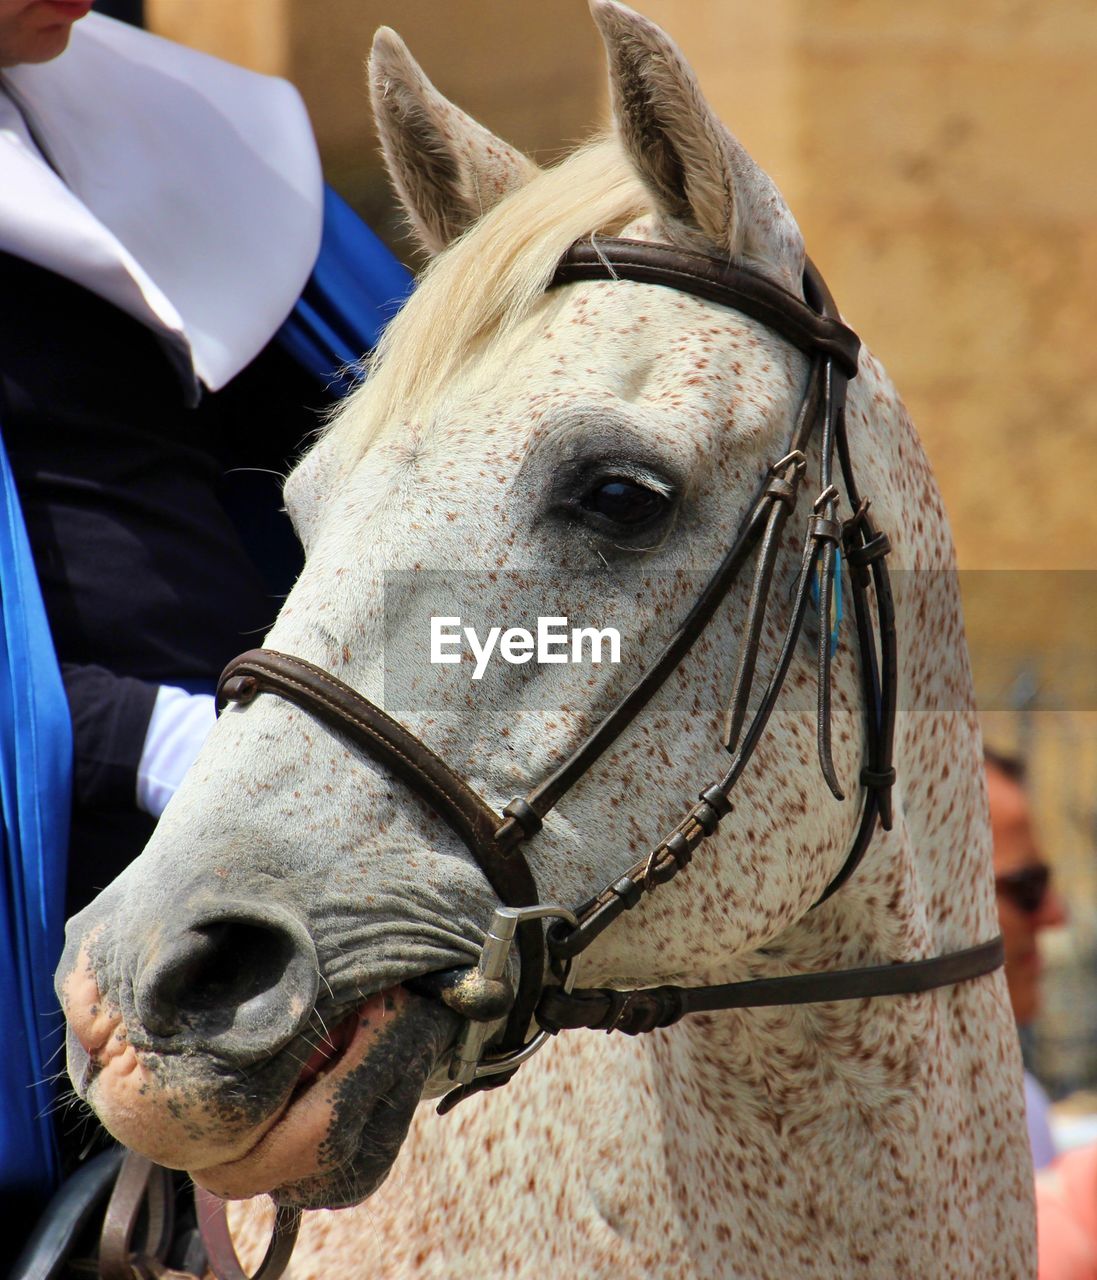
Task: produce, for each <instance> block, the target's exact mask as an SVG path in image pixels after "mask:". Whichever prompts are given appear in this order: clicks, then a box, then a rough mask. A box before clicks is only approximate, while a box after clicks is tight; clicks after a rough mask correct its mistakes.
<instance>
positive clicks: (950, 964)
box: [537, 937, 1005, 1036]
mask: <svg viewBox="0 0 1097 1280" xmlns="http://www.w3.org/2000/svg"><path fill="white" fill-rule="evenodd" d="M1004 961H1005V945H1004V943H1003V941H1002V939H1001V937H997V938H992V939H991V940H990V941H989V942H983V943H980V944H979V945H978V946H975V947H968V948H967V949H966V950H964V951H951V952H948V953H947V954H945V955H940V956H933V957H931V958H929V959H925V960H905V961H898V962H896V963H895V964H880V965H870V966H868V967H867V968H863V969H838V970H831V971H824V972H820V973H796V974H789V975H787V976H785V977H782V978H756V979H753V980H751V981H749V982H728V983H723V984H721V985H718V986H711V987H669V986H668V987H645V988H641V989H639V990H635V991H616V990H614V989H612V988H609V987H591V988H587V989H585V990H579V991H572V992H565V991H563V990H561V989H560V988H559V987H546V989H545V993H544V995H543V996H542V997H541V1002H540V1004H539V1005H538V1007H537V1021H538V1023H539V1024H540V1025H541V1026H542V1027H544V1028H545V1029H546V1030H548V1031H554V1032H555V1031H564V1030H574V1029H576V1028H579V1027H586V1028H589V1029H591V1030H593V1031H623V1032H624V1033H625V1035H630V1036H635V1035H641V1034H643V1033H644V1032H646V1031H654V1030H655V1029H656V1028H657V1027H669V1026H672V1025H673V1024H674V1023H675V1022H677V1021H678V1020H679V1018H683V1017H685V1016H686V1014H689V1013H711V1012H713V1011H715V1010H718V1009H761V1008H766V1007H772V1006H775V1005H791V1004H816V1003H820V1002H823V1001H830V1000H862V999H866V998H872V997H875V996H900V995H913V994H915V993H917V992H921V991H933V990H934V989H935V988H937V987H947V986H953V985H954V984H955V983H958V982H966V981H968V980H969V979H971V978H980V977H982V976H983V975H984V974H988V973H993V972H994V970H995V969H998V968H1000V967H1001V966H1002V964H1003V963H1004Z"/></svg>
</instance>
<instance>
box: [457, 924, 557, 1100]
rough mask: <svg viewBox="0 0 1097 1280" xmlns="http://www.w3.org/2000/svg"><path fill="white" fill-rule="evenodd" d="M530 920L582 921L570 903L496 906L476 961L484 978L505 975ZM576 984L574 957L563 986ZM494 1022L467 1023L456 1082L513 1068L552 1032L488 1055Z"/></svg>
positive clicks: (460, 1039)
mask: <svg viewBox="0 0 1097 1280" xmlns="http://www.w3.org/2000/svg"><path fill="white" fill-rule="evenodd" d="M527 920H563V921H565V923H567V924H569V925H571V927H572V928H573V929H575V928H577V927H578V925H579V919H578V917H577V916H576V914H575V912H574V911H571V910H570V909H569V908H568V907H549V906H536V907H496V908H495V915H494V916H492V918H491V924H490V925H488V931H487V935H486V937H485V938H484V946H483V949H482V950H481V952H480V959H479V960H478V961H477V963H476V968H477V969H478V971H479V973H480V975H481V977H482V978H483V979H485V980H486V981H488V982H498V981H500V980H501V979H502V977H503V972H504V970H505V969H506V967H507V959H508V957H509V956H510V949H511V947H512V946H513V945H514V938H515V935H516V934H517V932H518V926H519V925H520V924H524V923H525V922H526V921H527ZM574 985H575V973H574V970H573V966H572V962H571V960H568V961H567V963H566V965H565V968H564V974H563V979H562V981H561V983H560V986H561V988H562V989H563V990H564V991H565V992H570V991H571V989H572V987H573V986H574ZM493 1025H494V1024H492V1023H490V1022H472V1021H468V1022H466V1023H465V1025H464V1028H463V1029H462V1031H461V1034H460V1036H459V1037H458V1040H457V1045H456V1047H455V1048H454V1051H453V1060H452V1061H451V1062H450V1068H449V1075H450V1079H451V1080H453V1081H454V1083H456V1084H471V1083H472V1081H473V1080H479V1079H481V1078H482V1077H483V1076H494V1075H498V1074H499V1073H500V1072H503V1071H513V1070H514V1069H515V1068H516V1067H520V1066H521V1065H522V1063H523V1062H526V1061H527V1060H528V1059H529V1058H532V1057H533V1055H534V1054H535V1053H536V1052H537V1050H538V1049H540V1048H541V1047H542V1046H543V1045H544V1044H545V1043H546V1042H547V1041H548V1040H549V1038H550V1037H551V1034H552V1033H551V1032H549V1031H545V1030H542V1029H539V1030H538V1031H537V1032H536V1034H535V1035H534V1036H533V1037H532V1039H530V1040H527V1041H526V1043H525V1044H524V1045H523V1046H522V1047H521V1048H520V1049H513V1050H512V1051H511V1052H510V1053H501V1054H496V1055H491V1056H485V1054H484V1046H485V1045H486V1044H487V1041H488V1036H489V1035H490V1033H491V1031H492V1028H493Z"/></svg>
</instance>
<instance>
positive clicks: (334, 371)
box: [278, 187, 413, 395]
mask: <svg viewBox="0 0 1097 1280" xmlns="http://www.w3.org/2000/svg"><path fill="white" fill-rule="evenodd" d="M412 283H413V282H412V277H411V275H410V274H409V272H408V270H407V268H406V267H404V266H402V265H401V264H400V263H399V262H398V261H397V259H396V258H394V257H393V255H392V254H391V253H390V252H389V250H388V249H387V248H386V247H385V245H384V244H383V243H382V242H381V241H380V240H379V239H378V238H377V237H376V236H375V235H374V234H373V232H372V231H371V230H370V229H369V227H367V226H366V224H365V223H364V222H363V221H362V220H361V218H359V217H358V215H357V214H356V213H355V212H354V210H353V209H351V207H350V206H349V205H348V204H347V203H346V201H345V200H343V199H342V198H341V197H340V196H338V195H336V194H335V192H334V191H332V190H331V188H330V187H329V188H328V189H327V190H326V191H325V193H324V238H323V243H322V244H321V248H320V256H319V258H318V259H317V262H316V266H315V267H314V268H313V271H312V277H311V279H310V280H309V282H308V284H307V285H306V286H305V291H304V293H303V294H302V295H301V300H300V302H298V304H297V306H296V308H295V309H294V311H293V314H292V315H291V316H290V317H289V319H288V320H287V321H286V323H285V324H284V325H283V326H282V328H281V330H280V331H279V333H278V341H279V342H280V343H281V344H282V346H283V348H284V349H285V350H286V351H288V352H289V354H290V355H292V356H293V357H294V358H295V359H296V360H297V361H298V363H299V364H301V365H302V366H303V367H304V368H306V369H308V370H309V372H310V373H313V374H315V375H316V377H318V378H321V379H322V380H323V381H324V382H325V383H327V385H329V386H331V387H333V388H334V389H335V390H336V391H337V392H338V393H339V394H340V395H344V394H345V393H346V392H347V391H349V390H351V388H352V387H354V386H355V384H356V383H357V382H358V380H359V378H360V377H361V364H360V361H361V359H362V357H363V356H364V355H365V354H366V352H368V351H370V350H372V349H373V348H374V347H375V346H376V345H377V339H378V338H379V337H380V336H381V330H382V329H383V328H384V327H385V325H386V324H387V323H388V321H389V320H391V319H392V317H393V316H394V315H395V314H396V312H397V311H399V309H400V307H401V305H402V304H403V302H404V300H405V299H406V297H407V295H408V294H409V293H410V291H411V287H412Z"/></svg>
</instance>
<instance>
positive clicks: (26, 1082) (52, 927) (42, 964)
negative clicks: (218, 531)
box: [0, 448, 72, 1203]
mask: <svg viewBox="0 0 1097 1280" xmlns="http://www.w3.org/2000/svg"><path fill="white" fill-rule="evenodd" d="M71 781H72V726H71V724H70V721H69V710H68V704H67V702H66V700H65V690H64V686H63V685H62V683H61V672H60V670H59V669H58V666H57V659H56V657H55V655H54V652H53V642H52V640H51V639H50V632H49V624H48V622H47V621H46V611H45V608H44V606H43V604H42V594H41V592H40V591H39V589H38V579H37V577H36V575H35V571H34V561H33V559H32V558H31V552H30V545H29V543H28V542H27V534H26V529H25V528H24V526H23V515H22V511H21V509H20V506H19V498H18V495H17V494H16V491H15V482H14V480H13V479H12V474H11V469H10V468H9V466H8V460H7V456H6V455H5V454H4V452H3V449H2V448H0V807H2V811H3V830H2V831H0V840H2V842H3V847H2V854H3V868H2V869H3V882H2V893H0V991H2V992H3V1007H4V1011H5V1019H6V1024H5V1048H4V1052H3V1053H0V1203H3V1201H4V1199H5V1194H6V1193H11V1194H15V1193H20V1194H27V1193H33V1194H41V1193H46V1192H49V1191H50V1190H52V1188H53V1186H54V1184H55V1183H56V1181H57V1174H58V1169H57V1156H56V1152H55V1150H54V1143H53V1133H52V1122H51V1120H50V1112H51V1109H52V1107H53V1105H54V1100H55V1097H56V1091H55V1088H54V1086H53V1085H52V1084H51V1083H50V1081H49V1079H48V1077H49V1076H50V1075H51V1074H52V1073H54V1072H57V1071H60V1070H61V1069H62V1068H63V1067H64V1061H63V1059H62V1058H61V1053H60V1051H61V1045H62V1024H61V1015H60V1012H59V1011H58V1008H57V1000H56V998H55V996H54V994H53V971H54V969H55V967H56V965H57V958H58V956H59V955H60V953H61V939H62V933H63V926H64V921H63V919H62V915H63V910H64V894H65V867H66V858H67V847H68V823H69V796H70V789H71Z"/></svg>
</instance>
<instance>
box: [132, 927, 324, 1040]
mask: <svg viewBox="0 0 1097 1280" xmlns="http://www.w3.org/2000/svg"><path fill="white" fill-rule="evenodd" d="M262 914H263V916H264V917H265V918H257V916H256V914H254V913H250V912H249V914H248V915H247V916H243V915H241V916H232V917H225V916H220V917H219V918H216V919H207V920H204V921H201V922H200V923H196V924H192V925H191V926H190V927H189V928H186V929H183V930H182V931H180V932H178V933H176V934H175V935H174V936H173V937H171V938H169V939H168V940H166V941H165V942H163V943H162V944H161V946H160V947H159V948H158V949H157V951H156V953H155V955H154V956H153V957H152V958H151V959H150V961H149V963H148V964H147V965H146V966H145V969H144V972H143V973H142V974H141V975H140V977H139V979H138V982H137V986H136V991H135V993H134V994H135V1003H136V1006H137V1013H138V1016H139V1017H140V1019H141V1022H142V1023H143V1024H144V1026H145V1028H146V1029H147V1030H148V1031H150V1032H152V1033H153V1034H154V1035H158V1036H174V1035H179V1034H185V1035H187V1036H188V1038H190V1039H195V1040H197V1041H199V1042H201V1043H204V1044H206V1045H208V1046H209V1047H210V1048H213V1049H216V1050H218V1051H219V1052H222V1053H225V1054H227V1055H229V1056H232V1057H234V1058H236V1057H239V1055H240V1053H241V1052H246V1053H247V1054H248V1056H249V1057H250V1056H255V1057H258V1056H262V1055H263V1054H268V1053H270V1052H272V1051H273V1050H274V1049H276V1048H278V1047H280V1046H281V1045H282V1044H284V1043H285V1042H286V1041H288V1040H289V1039H291V1038H292V1037H293V1036H294V1035H295V1034H296V1033H297V1032H298V1031H299V1030H300V1029H301V1027H302V1026H303V1025H304V1023H305V1022H306V1021H307V1020H308V1017H309V1015H310V1014H311V1012H312V1008H313V1005H314V1003H315V999H316V990H317V983H318V973H317V966H316V953H315V950H314V949H313V946H312V943H311V940H310V939H309V937H308V935H307V933H306V932H305V930H304V929H303V928H302V927H301V926H300V925H299V924H298V923H297V922H296V921H294V920H292V919H289V918H286V919H283V918H281V915H282V913H280V912H279V913H277V914H276V915H275V914H273V913H271V912H270V911H269V910H266V911H263V913H262Z"/></svg>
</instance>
